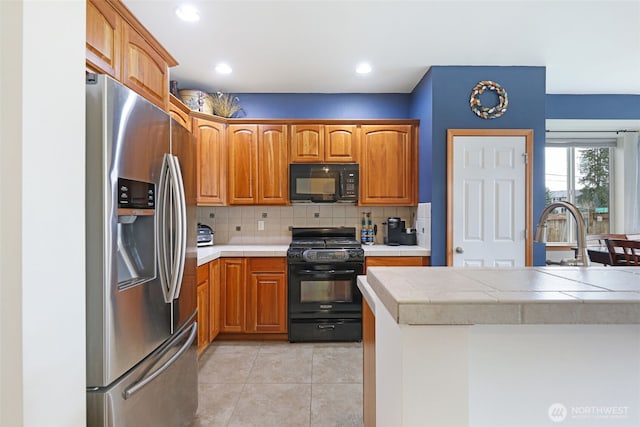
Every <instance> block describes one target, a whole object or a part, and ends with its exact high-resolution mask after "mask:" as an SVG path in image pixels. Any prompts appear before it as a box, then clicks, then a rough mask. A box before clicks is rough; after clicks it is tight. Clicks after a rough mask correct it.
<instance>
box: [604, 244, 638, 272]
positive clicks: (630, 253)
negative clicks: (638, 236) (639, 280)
mask: <svg viewBox="0 0 640 427" xmlns="http://www.w3.org/2000/svg"><path fill="white" fill-rule="evenodd" d="M607 248H608V249H609V256H610V257H611V265H616V266H629V267H631V266H633V267H640V241H636V240H623V239H607Z"/></svg>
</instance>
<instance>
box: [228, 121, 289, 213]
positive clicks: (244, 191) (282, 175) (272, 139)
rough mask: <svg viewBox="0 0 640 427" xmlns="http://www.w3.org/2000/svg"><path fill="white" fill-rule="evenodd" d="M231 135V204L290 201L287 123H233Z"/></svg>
mask: <svg viewBox="0 0 640 427" xmlns="http://www.w3.org/2000/svg"><path fill="white" fill-rule="evenodd" d="M227 139H228V145H229V161H228V165H229V173H228V191H229V192H228V202H229V204H230V205H286V204H288V199H289V191H288V189H289V181H288V160H287V127H286V125H282V124H261V125H255V124H232V125H229V127H228V129H227Z"/></svg>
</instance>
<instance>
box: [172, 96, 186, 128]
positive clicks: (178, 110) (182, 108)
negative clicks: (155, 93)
mask: <svg viewBox="0 0 640 427" xmlns="http://www.w3.org/2000/svg"><path fill="white" fill-rule="evenodd" d="M190 111H191V110H189V107H187V106H186V105H184V103H183V102H182V101H180V100H179V99H178V98H176V97H175V96H173V95H171V94H169V115H170V116H171V117H172V118H173V119H174V120H175V121H176V122H178V123H180V124H181V125H182V126H184V127H185V128H186V129H187V130H188V131H189V132H191V117H189V112H190Z"/></svg>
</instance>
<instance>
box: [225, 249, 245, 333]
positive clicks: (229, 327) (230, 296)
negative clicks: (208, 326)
mask: <svg viewBox="0 0 640 427" xmlns="http://www.w3.org/2000/svg"><path fill="white" fill-rule="evenodd" d="M221 261H222V266H221V273H220V278H221V284H220V332H244V310H245V288H246V286H245V281H246V280H245V278H246V265H247V261H246V259H245V258H222V259H221Z"/></svg>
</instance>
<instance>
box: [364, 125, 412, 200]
mask: <svg viewBox="0 0 640 427" xmlns="http://www.w3.org/2000/svg"><path fill="white" fill-rule="evenodd" d="M360 137H361V139H360V204H361V205H393V206H410V205H415V204H417V203H418V141H417V128H416V127H415V126H412V125H362V127H361V135H360Z"/></svg>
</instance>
